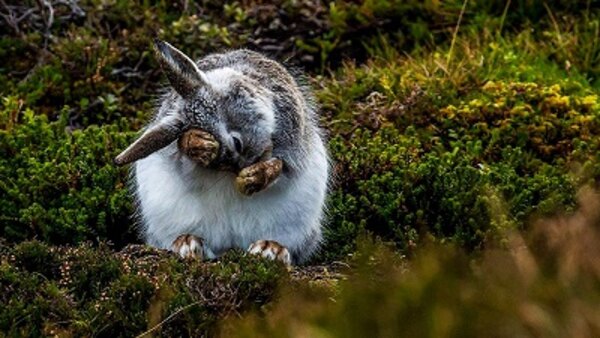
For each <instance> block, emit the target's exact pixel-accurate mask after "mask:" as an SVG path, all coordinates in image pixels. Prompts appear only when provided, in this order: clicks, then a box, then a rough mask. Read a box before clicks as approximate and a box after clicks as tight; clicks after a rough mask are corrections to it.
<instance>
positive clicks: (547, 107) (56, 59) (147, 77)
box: [0, 0, 600, 337]
mask: <svg viewBox="0 0 600 338" xmlns="http://www.w3.org/2000/svg"><path fill="white" fill-rule="evenodd" d="M156 36H158V37H160V38H161V39H164V40H166V41H169V42H170V43H172V44H173V45H175V46H177V47H178V48H180V49H182V50H183V51H184V52H186V53H188V54H189V55H193V56H194V57H201V56H203V55H206V54H208V53H211V52H214V51H221V50H224V49H232V48H240V47H244V48H250V49H253V50H257V51H261V52H263V53H265V54H266V55H268V56H271V57H273V58H275V59H277V60H280V61H284V62H285V63H286V64H287V65H288V66H289V67H291V68H299V69H302V70H303V71H304V72H305V73H306V74H307V75H308V78H309V81H310V82H311V83H312V85H313V87H314V89H315V91H316V95H317V98H318V100H319V104H320V105H321V106H322V115H323V117H322V121H321V122H322V125H323V126H324V127H325V128H326V129H327V131H328V138H329V141H328V142H329V149H330V151H331V154H332V157H333V160H334V163H335V167H334V174H335V175H334V178H333V185H332V189H331V192H330V197H329V200H328V217H327V224H326V233H325V235H326V236H325V238H326V242H325V244H324V246H323V249H322V250H321V252H320V253H319V255H318V256H317V257H315V258H314V260H313V262H311V264H309V266H307V267H302V268H296V269H294V270H293V271H291V272H287V271H286V270H285V269H283V268H282V267H281V266H279V265H277V264H274V263H271V262H262V261H260V260H253V259H252V258H248V257H244V256H243V255H242V254H240V253H232V254H231V255H229V256H227V257H225V258H224V259H223V260H222V261H221V262H217V263H207V264H202V263H198V262H184V261H180V260H178V259H177V258H175V257H172V256H170V255H169V254H167V253H162V252H157V251H153V250H151V249H148V248H145V247H142V246H131V245H130V246H126V245H127V244H131V243H139V239H138V238H137V236H136V232H135V227H134V223H133V221H132V219H131V214H132V212H133V203H132V199H131V196H130V192H129V191H128V189H127V177H128V173H127V169H122V168H116V167H114V166H113V165H112V161H111V160H112V158H113V157H114V156H115V155H116V154H117V153H118V152H119V151H120V150H122V149H123V148H124V147H125V146H126V145H127V144H128V142H129V141H131V140H132V138H133V137H134V136H135V133H136V131H138V130H139V129H140V128H141V126H142V125H143V124H144V123H145V122H146V121H148V119H149V118H150V117H151V115H152V113H153V106H154V103H155V101H154V100H155V98H156V97H157V94H158V93H159V92H160V89H161V88H162V87H163V86H164V84H165V82H164V79H163V77H162V75H161V73H160V71H159V69H158V67H157V64H156V62H155V60H154V59H153V57H152V53H151V48H150V46H151V41H152V39H153V38H154V37H156ZM599 92H600V1H597V0H572V1H562V0H559V1H538V0H503V1H494V0H492V1H479V0H447V1H437V0H428V1H410V0H409V1H406V0H404V1H399V0H398V1H395V0H389V1H386V0H371V1H330V2H321V1H305V0H297V1H296V0H294V1H292V0H281V1H273V2H267V1H260V0H248V1H236V2H229V3H226V4H223V3H222V2H220V1H212V0H206V1H197V2H193V1H124V0H104V1H101V0H82V1H76V0H60V1H58V0H56V1H54V0H40V1H6V0H5V1H0V238H2V240H0V257H1V258H0V291H1V296H0V305H4V306H0V331H1V332H4V333H7V334H8V335H15V336H19V335H59V336H70V335H75V336H79V335H84V336H88V335H92V334H93V335H100V336H117V335H122V336H131V335H135V334H140V333H142V332H144V331H146V330H151V332H150V333H149V334H157V335H164V336H173V335H188V334H191V335H199V334H210V335H215V334H218V332H219V331H220V330H222V331H220V332H221V334H224V335H233V334H236V335H248V336H256V335H260V334H258V333H260V332H270V333H271V334H272V335H276V336H287V335H299V336H337V335H339V336H362V335H363V334H365V332H369V333H372V332H377V333H378V335H380V336H398V335H406V336H415V335H418V336H436V337H437V336H482V335H498V336H514V335H534V336H540V335H542V336H565V335H568V336H574V335H575V336H586V335H587V336H594V335H600V329H599V328H598V324H597V323H600V309H599V308H598V304H600V298H599V297H600V278H599V277H600V272H599V271H600V270H599V268H598V266H597V262H598V260H600V253H598V251H597V249H594V248H593V247H594V245H593V244H591V243H593V242H590V240H591V239H596V238H597V230H595V229H597V225H598V219H597V215H596V214H595V213H594V212H593V210H594V206H596V204H594V203H597V198H596V195H595V193H593V191H595V190H596V189H597V188H598V182H599V179H600V163H599V158H598V157H599V155H598V154H599V147H600V138H599V135H600V99H599V96H598V95H599ZM582 192H583V193H582ZM578 196H579V199H578ZM586 206H587V207H586ZM586 208H587V209H586ZM564 215H568V216H564ZM539 219H545V220H546V221H540V222H537V221H536V220H539ZM534 224H537V225H535V226H534ZM557 224H558V225H557ZM578 229H579V230H578ZM557 238H558V239H557ZM556 241H558V242H559V243H558V244H557V243H556ZM563 242H564V243H563ZM373 243H377V244H373ZM565 243H566V244H565ZM490 257H492V258H490ZM523 264H525V265H523ZM341 266H349V267H350V268H349V269H342V270H343V272H342V273H341V275H340V271H338V270H340V267H341ZM569 267H570V268H569ZM565 269H566V270H567V271H566V272H565V271H563V270H565ZM341 276H344V277H343V278H342V277H341ZM340 278H342V279H347V281H342V282H338V280H339V279H340ZM281 285H283V286H282V287H279V286H281ZM380 286H381V287H380ZM329 299H335V300H336V301H337V302H338V303H334V302H333V301H329ZM239 313H250V315H248V318H246V319H244V320H241V321H235V320H227V321H225V324H224V326H220V325H219V324H218V323H219V322H220V319H222V318H224V317H235V316H236V315H237V314H239ZM292 318H293V320H292ZM466 318H474V319H473V321H472V322H470V321H467V319H466ZM284 321H285V322H287V323H289V324H287V325H281V323H282V322H284ZM241 328H243V329H241ZM375 329H376V330H378V331H373V330H375ZM232 332H233V333H232Z"/></svg>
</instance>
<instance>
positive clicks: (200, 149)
mask: <svg viewBox="0 0 600 338" xmlns="http://www.w3.org/2000/svg"><path fill="white" fill-rule="evenodd" d="M177 144H178V146H179V150H180V151H181V152H183V153H184V154H185V155H186V156H187V157H189V158H190V159H191V160H192V161H194V162H196V163H198V164H199V165H201V166H203V167H207V166H208V165H209V164H210V163H211V162H212V161H214V159H215V158H217V155H218V154H219V142H217V140H216V139H215V137H214V136H213V135H211V134H210V133H207V132H205V131H204V130H201V129H190V130H188V131H186V132H185V133H183V135H181V137H180V138H179V141H178V142H177Z"/></svg>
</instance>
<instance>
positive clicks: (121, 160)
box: [114, 117, 185, 166]
mask: <svg viewBox="0 0 600 338" xmlns="http://www.w3.org/2000/svg"><path fill="white" fill-rule="evenodd" d="M184 128H185V124H184V123H183V122H182V121H180V120H179V119H177V118H173V117H167V118H165V119H163V120H162V121H160V122H159V123H158V124H156V125H154V126H152V127H150V128H148V129H146V131H145V132H144V133H143V134H142V136H140V138H138V139H137V140H135V142H133V143H132V144H131V145H130V146H129V147H127V149H125V150H124V151H123V152H122V153H120V154H119V156H117V157H115V159H114V162H115V164H116V165H118V166H122V165H125V164H128V163H131V162H135V161H137V160H140V159H142V158H144V157H146V156H148V155H150V154H152V153H153V152H155V151H157V150H160V149H162V148H164V147H166V146H168V145H169V144H170V143H171V142H173V141H175V140H176V139H177V138H179V136H181V133H182V132H183V131H184Z"/></svg>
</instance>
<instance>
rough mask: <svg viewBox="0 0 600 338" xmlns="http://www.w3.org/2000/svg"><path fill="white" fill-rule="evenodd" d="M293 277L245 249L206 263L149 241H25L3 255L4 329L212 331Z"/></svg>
mask: <svg viewBox="0 0 600 338" xmlns="http://www.w3.org/2000/svg"><path fill="white" fill-rule="evenodd" d="M286 276H287V271H286V269H285V267H284V266H282V265H280V264H278V263H275V262H271V261H268V260H264V259H261V258H258V257H254V256H247V255H245V254H243V253H239V252H237V253H231V254H228V255H226V256H225V257H223V258H222V260H221V261H220V262H218V263H215V262H210V263H202V262H198V261H193V260H192V261H184V260H181V259H178V258H177V257H175V256H174V255H171V254H169V253H166V252H163V251H159V250H155V249H151V248H148V247H144V246H129V247H127V248H125V249H124V250H123V251H121V252H114V251H113V250H111V249H110V248H108V247H107V246H106V245H101V246H99V247H92V246H90V245H80V246H76V247H68V248H64V247H52V246H47V245H45V244H42V243H40V242H36V241H34V242H23V243H22V244H19V245H17V246H14V247H10V246H8V247H5V252H4V253H3V254H2V256H1V257H0V291H1V292H0V294H1V296H0V303H2V304H3V305H4V306H2V307H1V308H0V330H1V331H2V332H5V333H7V334H9V335H42V334H43V335H52V334H69V335H79V336H81V335H82V336H89V335H100V336H110V337H129V336H132V335H137V334H140V333H142V332H144V331H146V330H148V329H151V328H154V331H153V332H154V333H155V334H161V335H165V336H173V335H182V334H192V335H205V334H207V333H210V332H214V330H215V328H216V327H217V325H216V323H217V321H218V320H220V319H221V318H223V317H224V316H229V315H233V314H236V313H239V312H240V311H243V310H249V309H257V308H258V307H260V306H261V305H263V304H265V303H267V302H269V301H270V300H271V299H272V298H273V297H274V296H275V292H276V290H277V289H278V286H279V284H280V283H281V282H283V281H285V280H286ZM171 315H172V316H171ZM169 316H171V317H170V318H169V319H168V320H166V319H167V318H168V317H169ZM163 320H166V321H164V323H162V324H161V325H158V324H159V323H161V322H163Z"/></svg>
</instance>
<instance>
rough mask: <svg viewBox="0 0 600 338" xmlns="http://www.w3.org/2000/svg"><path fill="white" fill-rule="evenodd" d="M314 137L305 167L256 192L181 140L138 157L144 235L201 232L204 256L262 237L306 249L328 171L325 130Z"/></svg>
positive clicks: (150, 238)
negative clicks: (210, 166)
mask: <svg viewBox="0 0 600 338" xmlns="http://www.w3.org/2000/svg"><path fill="white" fill-rule="evenodd" d="M207 74H209V73H207ZM310 144H311V146H310V149H307V150H308V152H307V156H306V158H305V161H306V162H305V164H306V165H305V166H304V169H303V171H302V172H300V173H297V174H296V176H293V177H291V178H290V177H281V178H280V179H279V180H277V181H276V182H275V183H273V185H272V186H270V187H268V188H267V189H266V190H264V191H261V192H259V193H257V194H255V195H252V196H245V195H242V194H241V193H239V192H238V191H237V190H236V189H235V186H234V180H235V176H234V175H233V174H231V173H226V172H217V171H211V170H207V169H203V168H200V167H198V166H197V165H196V164H194V163H193V162H192V161H190V160H189V159H188V158H187V157H185V156H184V155H181V154H180V153H179V151H178V150H177V146H176V144H171V145H169V146H167V147H166V148H164V149H162V150H160V151H158V152H156V153H154V154H152V155H150V156H148V157H147V158H145V159H142V160H139V161H138V162H137V163H136V164H135V184H136V191H137V198H138V202H139V207H140V210H139V211H140V215H141V218H142V222H143V225H144V227H145V233H146V240H147V242H148V243H149V244H151V245H154V246H157V247H159V248H164V249H171V245H172V243H173V241H174V240H175V239H176V238H177V237H178V236H179V235H182V234H192V235H196V236H198V237H201V238H203V239H204V245H205V257H207V258H213V257H215V256H219V255H221V254H222V253H223V252H224V251H226V250H227V249H230V248H242V249H246V248H248V247H249V246H250V244H252V243H254V242H255V241H257V240H274V241H277V242H279V243H280V244H282V245H283V246H285V247H287V248H288V249H289V250H290V252H292V253H293V252H300V253H302V252H303V250H305V247H306V245H307V241H309V240H311V239H312V240H319V239H320V233H321V224H320V223H321V218H322V213H323V210H322V209H323V204H324V199H325V193H326V188H327V177H328V162H327V154H326V151H325V148H324V145H323V142H322V140H321V139H320V136H318V135H317V134H314V139H313V140H311V142H310ZM315 235H316V236H315ZM315 248H316V246H315V245H313V246H311V247H310V249H309V248H307V249H306V250H314V249H315ZM307 254H310V253H307Z"/></svg>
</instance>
